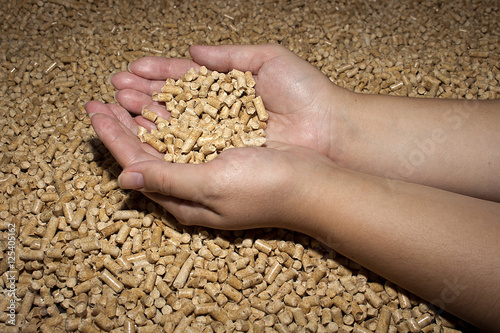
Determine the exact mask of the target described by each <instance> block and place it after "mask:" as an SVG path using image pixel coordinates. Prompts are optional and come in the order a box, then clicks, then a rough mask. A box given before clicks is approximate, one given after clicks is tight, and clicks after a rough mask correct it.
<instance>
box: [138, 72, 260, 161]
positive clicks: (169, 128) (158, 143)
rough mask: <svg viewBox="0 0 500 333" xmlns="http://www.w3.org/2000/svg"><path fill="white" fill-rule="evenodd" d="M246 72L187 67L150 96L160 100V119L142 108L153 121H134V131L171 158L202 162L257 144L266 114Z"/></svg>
mask: <svg viewBox="0 0 500 333" xmlns="http://www.w3.org/2000/svg"><path fill="white" fill-rule="evenodd" d="M254 86H255V80H254V78H253V75H252V73H250V72H241V71H239V70H236V69H233V70H232V71H230V72H229V73H227V74H225V73H219V72H217V71H213V72H211V73H208V70H207V68H206V67H204V66H201V68H200V69H199V71H198V72H197V71H196V70H195V69H194V68H191V69H190V70H189V71H188V72H187V73H186V74H184V75H183V76H182V77H181V79H180V80H177V81H173V80H172V79H167V80H166V83H165V85H164V86H163V87H162V89H161V92H154V93H153V96H152V99H153V101H156V102H163V103H165V106H166V110H167V111H169V112H170V119H169V120H166V119H164V118H162V117H160V116H159V115H157V114H155V113H154V112H152V111H150V110H149V109H148V108H143V109H142V112H141V114H142V116H143V117H144V118H145V119H148V120H150V121H151V122H153V123H155V124H156V126H157V129H153V130H151V132H148V131H147V130H146V129H145V128H144V127H139V131H138V134H137V135H138V137H139V139H141V141H142V142H146V143H148V144H149V145H151V146H152V147H153V148H155V149H156V150H158V151H159V152H160V153H165V155H164V157H163V160H165V161H168V162H176V163H195V164H199V163H204V162H208V161H211V160H213V159H214V158H215V157H216V156H217V155H218V154H219V153H221V152H222V151H224V150H226V149H229V148H234V147H239V148H241V147H261V146H263V145H264V144H265V143H266V138H265V131H264V130H265V128H266V121H267V119H268V118H269V115H268V113H267V110H266V109H265V107H264V103H263V102H262V98H261V97H260V96H257V97H256V96H255V88H254Z"/></svg>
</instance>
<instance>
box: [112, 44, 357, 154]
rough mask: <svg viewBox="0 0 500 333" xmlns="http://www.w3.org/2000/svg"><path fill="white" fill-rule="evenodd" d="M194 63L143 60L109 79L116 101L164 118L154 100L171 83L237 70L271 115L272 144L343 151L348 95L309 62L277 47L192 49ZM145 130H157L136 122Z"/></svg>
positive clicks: (270, 137) (159, 58) (250, 46)
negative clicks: (199, 73)
mask: <svg viewBox="0 0 500 333" xmlns="http://www.w3.org/2000/svg"><path fill="white" fill-rule="evenodd" d="M190 53H191V56H192V59H193V60H188V59H167V58H161V57H145V58H141V59H138V60H136V61H134V62H133V63H132V64H131V65H130V72H121V73H117V74H115V75H114V76H113V77H112V78H111V83H112V84H113V85H114V86H115V87H116V88H117V89H118V92H117V94H116V100H117V101H118V103H120V105H121V106H123V107H124V108H125V109H127V110H128V111H130V112H131V113H132V114H140V112H141V110H142V108H143V107H144V106H146V105H148V106H149V107H150V108H151V105H152V104H155V105H156V106H153V107H152V110H153V111H154V112H156V113H158V114H160V115H162V116H163V117H164V118H168V116H169V114H168V112H167V111H166V110H165V108H164V107H162V106H161V105H159V104H158V103H155V102H153V101H152V99H151V94H152V93H153V92H155V91H160V89H161V87H162V86H163V85H164V83H165V79H167V78H174V79H177V78H180V77H181V76H182V74H184V73H185V72H186V71H187V70H188V69H190V68H195V69H198V68H199V67H200V66H201V65H204V66H206V67H207V68H208V69H209V70H217V71H219V72H228V71H230V70H231V69H233V68H235V69H238V70H241V71H251V72H252V73H253V74H254V77H255V81H256V86H255V88H256V93H257V94H258V95H260V96H262V99H263V101H264V104H265V106H266V109H267V110H268V111H269V114H270V116H269V120H268V126H267V129H266V135H267V137H268V139H269V140H272V141H279V142H283V143H288V144H294V145H302V146H306V147H309V148H313V149H315V150H317V151H319V152H320V153H322V154H324V155H326V156H329V157H330V158H333V157H334V156H335V155H336V152H337V151H338V150H339V149H340V138H339V137H338V136H339V133H337V132H338V131H336V130H335V128H334V127H335V125H336V124H337V123H338V121H336V119H337V118H338V117H342V113H343V110H344V109H345V108H346V107H347V104H348V103H347V100H348V97H349V95H350V94H352V93H350V92H348V91H347V90H345V89H343V88H340V87H338V86H336V85H334V84H333V83H331V82H330V80H329V79H328V78H327V77H326V76H325V75H323V74H322V73H321V72H320V71H319V70H317V69H316V68H314V67H313V66H312V65H310V64H309V63H308V62H306V61H305V60H303V59H301V58H300V57H298V56H297V55H295V54H293V53H292V52H290V51H289V50H287V49H286V48H284V47H282V46H279V45H222V46H201V45H197V46H192V47H191V48H190ZM136 121H137V122H138V123H139V124H141V125H142V126H145V127H147V128H151V127H152V126H153V125H152V124H151V123H148V122H146V121H144V119H142V118H141V117H138V118H137V119H136Z"/></svg>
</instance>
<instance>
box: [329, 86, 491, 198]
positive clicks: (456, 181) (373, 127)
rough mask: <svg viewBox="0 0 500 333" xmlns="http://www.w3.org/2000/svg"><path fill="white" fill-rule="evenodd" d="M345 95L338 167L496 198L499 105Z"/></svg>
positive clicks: (486, 102)
mask: <svg viewBox="0 0 500 333" xmlns="http://www.w3.org/2000/svg"><path fill="white" fill-rule="evenodd" d="M350 98H351V101H353V102H351V103H350V105H349V106H348V107H347V108H346V109H345V110H344V113H343V114H341V115H339V116H338V117H337V118H336V120H335V121H337V122H338V124H337V130H338V135H337V139H338V140H339V142H338V144H337V145H336V148H335V149H338V150H337V151H336V152H335V156H334V157H333V159H334V160H335V161H336V162H337V163H339V164H340V165H342V166H344V167H347V168H351V169H354V170H358V171H362V172H366V173H369V174H373V175H377V176H382V177H387V178H392V179H399V180H404V181H409V182H415V183H418V184H424V185H429V186H433V187H437V188H442V189H446V190H449V191H453V192H457V193H463V194H467V195H471V196H475V197H479V198H484V199H488V200H493V201H500V177H499V176H498V175H500V149H499V144H500V100H489V101H478V100H475V101H467V100H444V99H424V98H409V97H395V96H384V95H363V94H354V93H352V96H351V97H350Z"/></svg>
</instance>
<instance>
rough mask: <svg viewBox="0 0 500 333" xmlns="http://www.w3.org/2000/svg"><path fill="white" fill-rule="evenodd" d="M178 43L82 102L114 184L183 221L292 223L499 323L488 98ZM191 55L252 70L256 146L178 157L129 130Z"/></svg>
mask: <svg viewBox="0 0 500 333" xmlns="http://www.w3.org/2000/svg"><path fill="white" fill-rule="evenodd" d="M190 51H191V55H192V58H193V60H185V59H184V60H180V59H162V58H143V59H140V60H137V61H136V62H134V63H133V64H132V65H131V66H130V73H129V72H123V73H118V74H116V75H114V76H113V77H112V78H111V82H112V83H113V85H114V86H115V87H116V88H117V89H118V90H119V91H118V93H117V95H116V99H117V101H118V102H119V103H120V106H119V105H115V104H102V103H100V102H95V101H92V102H89V103H87V105H86V108H87V111H88V113H89V114H91V115H92V117H91V120H92V125H93V127H94V128H95V130H96V133H97V134H98V136H99V138H100V139H101V140H102V141H103V143H104V144H105V145H106V146H107V147H108V149H109V150H110V151H111V153H112V154H113V156H115V158H116V159H117V161H118V162H119V163H120V164H121V165H122V166H123V167H124V170H123V172H122V174H121V176H120V177H119V183H120V186H122V187H123V188H131V189H136V190H139V191H141V192H143V193H144V194H145V195H147V196H149V197H150V198H152V199H153V200H155V201H156V202H158V203H159V204H161V205H162V206H163V207H165V208H166V209H167V210H168V211H169V212H170V213H172V214H173V215H174V216H175V217H176V218H177V219H178V220H179V222H181V223H184V224H187V225H194V224H197V225H204V226H208V227H214V228H221V229H248V228H258V227H270V226H273V227H282V228H288V229H291V230H296V231H299V232H303V233H306V234H308V235H310V236H312V237H315V238H317V239H318V240H320V241H322V242H324V243H325V244H326V245H328V246H330V247H332V248H333V249H335V250H336V251H338V252H340V253H342V254H344V255H345V256H347V257H349V258H351V259H352V260H354V261H356V262H358V263H359V264H361V265H363V266H365V267H367V268H368V269H370V270H372V271H374V272H376V273H378V274H380V275H381V276H384V277H385V278H387V279H389V280H391V281H393V282H394V283H396V284H398V285H400V286H402V287H404V288H406V289H408V290H410V291H412V292H413V293H415V294H416V295H419V296H420V297H422V298H424V299H427V300H429V301H431V302H434V303H435V304H436V305H438V306H441V307H443V308H444V309H445V310H446V311H449V312H451V313H454V314H456V315H457V316H459V317H461V318H464V319H465V320H467V321H470V322H471V323H473V324H475V325H477V326H479V327H482V328H484V329H490V330H491V329H493V327H494V325H499V324H500V323H499V319H498V318H496V314H497V313H498V312H499V311H500V308H499V307H500V304H498V299H500V291H499V290H498V289H499V288H496V289H495V290H493V291H491V290H489V289H488V288H485V286H498V285H500V278H499V277H500V263H499V260H498V255H499V254H500V242H499V241H498V237H499V236H500V204H499V203H498V201H499V198H500V183H499V178H500V177H498V175H499V174H500V150H499V148H498V147H497V146H498V143H499V142H500V134H499V131H498V130H497V128H498V127H499V124H500V112H499V103H498V101H477V102H474V103H467V102H464V101H443V100H424V99H418V100H417V99H411V98H398V97H391V96H374V95H362V94H355V93H352V92H349V91H347V90H345V89H342V88H340V87H338V86H336V85H334V84H332V83H331V82H330V81H329V80H328V78H326V77H325V76H324V75H322V74H321V73H320V72H319V71H317V70H316V69H314V68H313V67H312V66H311V65H309V64H308V63H307V62H305V61H303V60H301V59H300V58H299V57H297V56H295V55H293V54H292V53H290V52H289V51H287V50H286V49H284V48H282V47H279V46H269V45H266V46H219V47H208V46H196V47H192V48H191V50H190ZM200 65H205V66H207V67H208V68H209V69H211V70H218V71H223V72H225V71H229V70H231V69H232V68H236V69H240V70H250V71H252V72H253V73H254V76H255V79H256V82H257V85H256V91H257V94H259V95H261V96H262V98H263V100H264V103H265V105H266V108H267V109H268V111H269V114H270V116H269V121H268V127H267V129H266V133H267V137H268V140H269V142H268V144H267V146H266V147H265V148H254V147H252V148H238V149H230V150H227V151H224V152H223V153H221V154H220V155H219V156H218V157H217V158H216V159H215V160H213V161H211V162H209V163H206V164H203V165H180V164H171V163H166V162H163V161H161V154H159V153H157V152H156V151H154V150H153V149H152V148H151V147H149V146H147V145H145V144H142V143H140V141H139V140H138V139H137V138H136V135H135V134H136V132H137V124H140V125H143V126H146V127H148V128H151V127H152V126H153V125H152V124H151V123H149V122H148V121H146V120H145V119H143V118H142V117H140V116H137V117H135V118H134V117H132V115H134V114H135V115H136V114H140V110H141V108H142V107H143V106H144V105H151V104H153V102H152V100H151V97H150V96H151V93H152V92H153V91H158V90H159V89H160V88H161V86H162V85H163V82H164V80H165V79H166V78H167V77H173V78H178V77H180V76H181V75H182V74H183V73H184V72H186V71H187V70H188V69H189V68H191V67H195V68H198V67H199V66H200ZM150 108H152V109H153V110H154V111H155V112H157V113H159V114H160V115H162V116H163V117H165V118H168V112H166V111H165V109H164V108H163V107H162V106H161V105H158V104H157V105H153V106H151V107H150ZM129 112H130V113H129ZM131 114H132V115H131ZM418 150H420V153H419V152H418ZM422 156H423V158H422ZM417 162H418V163H417ZM457 166H459V167H457ZM235 221H237V222H238V223H237V224H235V223H234V222H235ZM304 222H307V223H304ZM490 325H491V326H490Z"/></svg>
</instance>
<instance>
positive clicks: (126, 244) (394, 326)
mask: <svg viewBox="0 0 500 333" xmlns="http://www.w3.org/2000/svg"><path fill="white" fill-rule="evenodd" d="M499 12H500V11H499V8H498V2H497V1H493V0H486V1H481V2H470V1H469V2H467V1H450V2H441V3H439V4H436V2H432V1H428V0H424V1H418V2H416V1H407V2H400V1H396V0H382V1H376V2H374V1H369V2H357V1H348V2H347V1H337V2H331V1H319V0H318V1H314V2H307V1H303V0H293V1H290V0H273V1H254V0H251V1H245V2H244V4H243V2H238V1H212V2H207V1H200V0H193V1H174V0H165V1H159V2H158V1H156V2H155V1H136V2H133V1H122V0H95V1H83V2H82V1H62V0H50V1H17V2H16V1H7V2H5V3H3V7H2V10H1V11H0V18H1V19H2V20H0V25H1V26H2V31H3V33H2V34H0V46H1V49H2V50H3V52H2V53H1V54H0V75H1V76H2V80H0V96H1V98H0V240H1V242H0V245H1V247H2V256H1V257H0V277H1V279H0V288H1V290H0V291H1V292H2V295H3V297H2V298H0V331H1V332H19V331H21V332H39V331H40V332H47V331H51V332H52V331H53V332H101V331H105V332H107V331H109V332H122V331H125V332H162V331H165V332H183V331H185V332H207V333H208V332H226V330H229V331H237V332H255V333H256V332H302V331H306V330H309V331H312V332H361V333H364V332H390V333H395V332H418V331H422V332H459V331H468V326H464V325H463V323H461V322H460V321H458V320H456V319H454V318H453V317H450V316H449V315H446V314H445V313H442V312H441V310H439V309H437V308H436V307H434V306H431V305H430V304H429V303H427V302H424V301H422V300H420V299H418V298H417V297H415V296H413V295H411V294H410V293H408V292H407V291H405V290H404V289H402V288H400V287H398V286H395V285H393V284H392V283H390V282H389V281H386V280H384V279H383V278H381V277H379V276H377V275H376V274H374V273H373V272H370V271H368V270H366V269H365V268H363V267H361V266H359V265H358V264H356V263H355V262H352V261H350V260H348V259H346V258H344V257H343V256H341V255H339V254H337V253H336V252H335V251H332V250H331V249H328V248H326V247H324V246H322V245H321V244H320V243H319V242H317V241H316V240H314V239H310V238H309V237H307V236H304V235H302V234H297V233H294V232H290V231H286V230H282V229H265V230H248V231H235V232H228V231H220V230H211V229H206V228H198V227H184V226H182V225H180V224H179V223H177V221H175V219H174V218H173V217H172V216H170V215H169V214H168V213H166V212H164V211H163V210H162V209H161V208H160V207H158V206H157V205H156V204H154V203H153V202H151V201H150V200H148V199H147V198H146V197H144V196H142V195H140V194H139V193H137V192H134V191H124V190H121V189H120V188H119V187H118V183H117V179H116V178H117V176H118V175H119V173H120V167H119V166H118V164H117V163H116V161H115V160H114V158H113V157H112V156H111V155H110V153H109V152H108V150H107V149H106V147H104V146H103V145H102V144H101V143H100V142H99V140H98V139H97V137H96V135H95V133H94V131H93V130H92V128H91V126H90V120H89V118H88V117H87V116H86V113H85V110H84V104H85V103H86V102H88V101H89V100H92V99H96V100H101V101H104V102H108V103H114V98H113V94H114V93H115V89H114V88H113V87H112V86H111V85H110V84H109V82H108V77H109V75H110V74H112V73H116V72H118V71H125V70H127V68H128V66H129V64H130V62H132V61H133V60H135V59H137V58H140V57H143V56H161V57H180V58H188V57H189V53H188V48H189V46H190V45H192V44H196V43H199V44H262V43H279V44H281V45H284V46H285V47H287V48H288V49H290V50H291V51H292V52H294V53H295V54H297V55H299V56H300V57H302V58H303V59H305V60H307V61H308V62H309V63H311V64H312V65H313V66H315V67H317V68H318V69H319V70H321V71H322V72H323V73H324V74H325V75H327V76H328V77H329V78H330V80H331V81H332V82H334V83H336V84H338V85H340V86H343V87H345V88H347V89H350V90H352V91H356V92H359V93H373V94H390V95H401V96H412V97H420V98H426V97H432V98H457V99H496V98H499V97H500V84H499V81H500V70H499V66H498V63H499V52H498V50H499V49H500V37H499V35H498V31H499V30H500V29H499V26H498V25H499V22H500V19H499V17H498V15H499V14H498V13H499ZM240 70H242V71H241V72H240V71H233V72H229V73H225V74H222V73H216V72H210V73H209V72H208V70H207V69H205V68H201V69H200V71H198V72H196V71H193V70H191V71H189V72H188V73H186V74H185V75H184V76H183V77H182V78H181V79H180V80H178V81H174V80H166V81H165V86H164V88H163V89H162V91H159V92H158V93H157V94H155V95H154V98H155V99H158V100H164V102H161V103H165V105H166V107H167V108H168V110H169V111H170V113H171V118H170V119H159V118H158V116H157V115H155V114H152V113H148V110H147V109H145V110H144V111H143V116H144V117H145V118H147V119H149V120H151V121H154V122H155V124H156V127H157V129H156V130H153V131H151V132H150V133H146V132H144V131H143V133H142V135H143V139H144V140H145V141H146V142H148V143H150V144H152V145H153V146H155V147H156V148H157V149H158V150H159V151H162V152H163V153H165V156H166V157H165V158H166V159H167V160H171V161H174V162H184V163H188V162H189V163H202V162H205V161H208V160H210V159H213V158H215V157H216V156H217V154H219V153H220V152H221V151H223V150H224V149H227V148H229V147H231V146H234V147H241V146H247V145H253V146H261V145H263V144H264V142H265V138H264V137H263V134H264V129H265V122H266V121H267V120H268V119H267V118H268V117H269V116H268V115H267V112H266V109H265V107H264V105H263V103H262V100H261V99H260V98H259V97H258V96H257V94H256V92H255V89H256V88H258V86H257V85H256V78H254V77H253V75H251V73H250V72H244V70H245V69H240ZM254 74H256V73H254ZM276 79H277V80H278V79H279V78H278V77H277V78H276ZM257 81H258V80H257ZM188 119H189V120H195V121H193V122H192V123H193V124H195V123H196V124H198V125H195V126H191V127H190V125H189V121H188V123H187V126H186V123H185V121H186V120H188ZM224 122H225V125H224V126H225V127H221V129H219V130H218V132H217V130H215V132H214V133H215V134H212V135H211V134H210V133H209V132H208V130H207V128H211V127H215V125H217V126H218V125H219V124H220V123H224ZM201 125H203V126H201ZM221 126H222V125H221ZM249 133H253V134H249ZM10 236H14V237H13V238H15V244H10V243H9V237H10ZM11 242H12V241H11ZM11 245H12V247H11ZM11 248H12V249H15V260H14V263H12V262H11V261H12V260H11V261H9V260H10V256H9V253H10V252H9V251H10V249H11ZM11 263H12V266H11ZM13 293H15V294H16V296H17V297H15V298H14V297H11V294H13ZM14 323H15V325H16V326H17V327H14V326H13V324H14Z"/></svg>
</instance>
